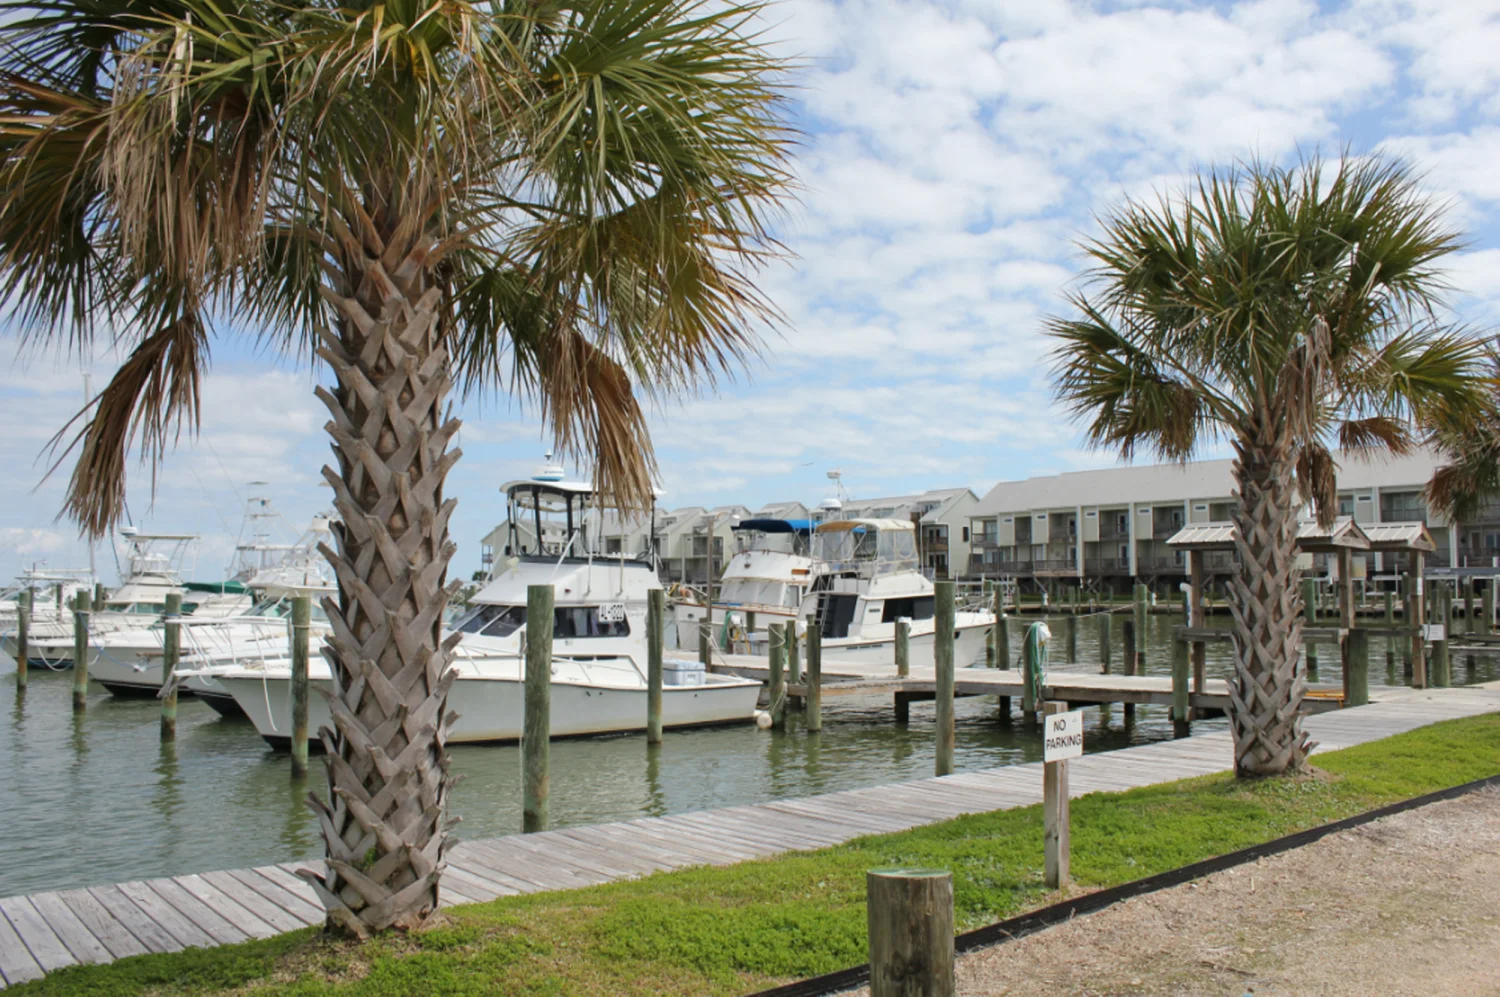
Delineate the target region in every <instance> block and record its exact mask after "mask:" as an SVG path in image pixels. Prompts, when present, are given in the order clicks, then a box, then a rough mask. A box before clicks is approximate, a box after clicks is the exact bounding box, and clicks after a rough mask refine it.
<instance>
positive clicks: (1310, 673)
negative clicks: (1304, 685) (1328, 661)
mask: <svg viewBox="0 0 1500 997" xmlns="http://www.w3.org/2000/svg"><path fill="white" fill-rule="evenodd" d="M1302 648H1303V657H1304V658H1305V659H1306V660H1305V667H1306V669H1307V678H1308V681H1310V682H1316V681H1317V680H1318V645H1316V644H1314V643H1313V642H1312V641H1310V640H1307V639H1306V638H1304V639H1303V641H1302Z"/></svg>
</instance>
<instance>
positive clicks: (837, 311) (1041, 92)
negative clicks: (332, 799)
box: [0, 0, 1500, 581]
mask: <svg viewBox="0 0 1500 997" xmlns="http://www.w3.org/2000/svg"><path fill="white" fill-rule="evenodd" d="M769 19H770V22H772V23H771V24H770V25H769V28H768V33H767V38H768V43H769V44H772V45H774V46H775V47H776V49H777V50H778V51H779V52H781V53H782V54H784V55H786V56H788V57H792V58H795V59H797V61H798V68H797V69H796V71H795V72H794V73H793V74H792V78H791V82H792V84H793V85H794V87H795V94H794V97H795V99H794V101H793V103H792V106H791V112H792V115H793V121H794V123H795V125H796V126H797V127H798V129H799V130H800V131H801V133H802V137H801V142H800V145H799V147H798V149H797V152H796V169H797V172H798V178H799V181H800V184H801V193H800V195H799V201H798V203H797V204H795V205H794V206H793V207H792V208H791V210H790V212H789V214H788V217H787V219H786V221H785V222H784V224H783V226H782V231H781V235H782V237H783V239H784V241H785V243H786V244H787V246H788V247H789V249H790V250H791V251H792V252H793V253H794V254H795V259H793V260H791V261H788V262H786V263H784V264H778V265H777V266H775V267H773V268H771V269H769V270H767V271H766V272H765V273H763V274H762V277H761V282H762V287H763V289H764V291H765V292H766V293H767V295H768V296H769V297H770V298H771V299H772V301H773V302H774V303H775V304H776V305H777V306H778V307H779V308H780V309H781V311H782V312H783V313H784V315H785V317H786V322H785V324H784V326H782V327H781V328H779V329H777V330H767V332H766V344H765V345H766V349H765V352H764V355H763V357H762V359H761V360H760V361H758V362H757V363H755V364H754V365H753V366H752V367H751V368H750V369H748V370H745V371H743V372H741V373H740V375H739V376H738V377H737V378H736V379H735V380H734V381H733V382H732V383H726V384H723V385H721V386H720V387H719V389H718V391H717V392H715V393H713V394H711V395H708V396H704V397H696V398H689V399H683V400H679V401H676V402H669V403H666V404H665V405H663V406H662V407H660V408H657V409H654V410H653V412H652V416H651V424H652V427H653V435H654V439H655V441H656V445H657V450H658V458H659V460H660V463H661V470H662V485H663V489H664V493H665V494H664V496H663V498H662V500H661V501H662V504H663V505H664V506H668V507H674V508H675V507H678V506H686V505H724V504H732V503H733V504H744V505H747V506H749V507H751V508H752V509H753V508H755V507H756V506H758V505H760V504H762V503H764V502H768V501H774V500H781V499H799V500H801V501H803V502H806V503H808V504H810V505H811V504H815V503H817V502H818V501H820V500H821V499H823V498H825V497H827V496H828V495H829V494H830V492H831V488H830V482H829V481H828V480H827V478H826V472H827V471H828V470H830V469H833V468H838V469H840V470H841V471H842V472H843V483H844V486H845V488H846V489H847V491H848V492H849V493H850V494H851V495H853V496H855V497H872V496H875V495H890V494H902V493H906V492H910V491H921V490H925V489H928V488H938V487H952V486H959V485H968V486H970V487H972V488H974V489H975V490H976V491H977V492H978V493H980V494H981V495H982V494H983V492H984V491H985V490H986V489H987V488H988V487H989V486H990V485H992V484H993V483H994V482H996V481H1001V480H1010V479H1015V478H1023V477H1027V476H1030V475H1033V474H1043V473H1054V472H1058V471H1066V470H1072V469H1078V468H1084V467H1095V466H1101V465H1107V464H1110V463H1113V458H1112V457H1111V456H1110V455H1108V454H1103V453H1098V452H1090V451H1088V450H1086V449H1084V448H1083V446H1082V445H1081V441H1080V434H1079V432H1078V429H1077V426H1076V425H1075V424H1074V423H1073V422H1071V421H1070V420H1069V418H1068V416H1067V413H1065V412H1063V411H1062V410H1060V408H1059V407H1058V406H1057V405H1056V404H1054V402H1053V400H1052V398H1051V396H1050V393H1049V391H1048V385H1047V368H1046V362H1045V356H1046V353H1047V350H1048V344H1047V340H1046V337H1045V334H1044V331H1043V320H1044V318H1045V316H1047V315H1049V314H1058V313H1060V312H1062V310H1063V308H1064V305H1063V302H1062V297H1061V296H1062V294H1063V292H1064V291H1065V290H1066V289H1067V288H1068V287H1069V286H1070V282H1071V281H1073V280H1074V275H1075V274H1076V272H1077V270H1078V269H1079V267H1080V265H1081V260H1080V255H1079V251H1078V248H1077V247H1078V243H1079V241H1080V240H1081V239H1084V238H1086V237H1087V236H1089V235H1090V234H1091V233H1093V232H1094V231H1095V218H1096V217H1097V215H1098V213H1100V212H1102V211H1106V210H1108V209H1109V208H1110V207H1111V206H1114V205H1117V204H1119V203H1120V202H1121V201H1122V199H1124V198H1127V197H1137V198H1139V197H1152V196H1154V195H1155V194H1156V193H1157V192H1161V191H1168V190H1171V189H1173V188H1174V187H1176V186H1178V185H1180V184H1181V183H1182V181H1183V179H1184V178H1185V177H1188V176H1191V175H1192V174H1194V173H1195V172H1197V171H1199V170H1202V169H1205V168H1210V167H1214V166H1222V165H1224V164H1228V163H1232V162H1233V161H1234V160H1236V159H1237V158H1241V159H1242V158H1247V157H1258V158H1260V159H1263V160H1271V161H1277V162H1291V161H1293V160H1294V159H1295V158H1296V157H1297V156H1298V155H1299V154H1300V153H1305V152H1308V151H1312V150H1321V151H1323V152H1325V153H1334V154H1336V153H1338V152H1339V151H1340V150H1342V149H1344V148H1349V149H1351V150H1353V151H1354V152H1356V153H1364V152H1370V151H1386V152H1390V153H1394V154H1397V155H1400V156H1403V157H1406V158H1407V159H1408V160H1409V161H1411V162H1412V163H1413V164H1414V165H1415V166H1416V167H1417V168H1418V169H1420V170H1421V171H1422V172H1423V174H1424V178H1425V179H1424V183H1425V184H1426V185H1427V186H1428V187H1429V188H1430V189H1431V191H1432V193H1433V195H1434V196H1435V197H1438V198H1441V199H1442V200H1443V201H1444V202H1445V203H1447V204H1448V205H1449V208H1448V210H1449V211H1450V213H1451V217H1452V220H1453V222H1454V224H1455V225H1456V226H1457V227H1458V228H1459V229H1461V230H1462V231H1463V232H1465V233H1466V234H1467V237H1468V240H1469V246H1468V248H1467V249H1466V250H1465V251H1464V252H1463V253H1462V254H1461V255H1459V256H1458V257H1456V258H1455V259H1454V260H1453V263H1452V266H1451V273H1450V280H1451V283H1452V284H1453V286H1454V293H1453V295H1452V297H1451V301H1450V305H1451V308H1452V310H1453V313H1454V315H1455V317H1456V318H1457V319H1459V320H1461V321H1463V322H1465V323H1468V324H1469V325H1470V326H1471V327H1473V328H1474V329H1475V330H1477V331H1486V330H1491V329H1492V328H1493V327H1494V324H1495V322H1496V319H1497V317H1500V169H1496V167H1495V164H1496V163H1497V162H1500V58H1496V57H1495V53H1496V52H1500V0H1353V2H1349V3H1332V2H1327V3H1313V2H1298V0H1266V2H1259V3H1240V4H1229V3H1203V4H1195V3H1132V2H1123V3H1108V2H1097V3H1085V2H1065V0H1046V2H1036V0H954V2H946V3H944V2H932V0H847V2H833V0H784V2H782V3H780V4H778V5H776V6H774V7H773V8H772V10H771V12H770V15H769ZM7 362H8V366H7ZM118 362H119V358H118V356H115V355H113V354H112V353H110V352H109V351H107V350H101V351H100V355H98V356H94V357H90V358H88V360H87V361H86V362H84V361H81V360H80V359H79V358H78V357H76V356H72V357H68V356H59V355H56V354H51V353H38V352H36V351H35V350H32V349H26V350H23V349H21V348H20V346H19V343H18V340H17V339H16V335H15V330H14V329H11V328H0V425H3V426H5V427H7V429H8V431H7V432H5V433H3V434H0V482H3V483H4V490H5V492H6V495H5V497H4V498H3V499H0V578H4V577H8V576H10V575H12V574H14V573H15V572H17V571H18V570H20V568H21V567H22V566H25V565H30V564H32V563H35V562H38V561H42V560H45V561H46V562H47V564H48V566H49V567H53V568H64V567H78V566H85V565H87V563H88V558H89V553H88V549H87V546H86V545H85V544H83V543H82V542H81V541H80V540H79V539H78V538H77V536H76V531H75V530H73V529H72V528H71V527H70V526H69V525H68V524H67V523H66V522H64V521H60V520H59V519H58V518H57V515H58V511H59V509H60V505H61V498H62V492H63V488H64V486H65V484H66V479H67V473H68V471H69V466H68V465H66V464H65V465H64V466H63V467H62V468H61V469H60V470H59V471H58V472H57V473H55V474H53V475H52V476H51V477H50V478H48V477H46V472H47V470H48V469H49V467H50V466H51V464H52V459H50V458H49V457H48V455H47V452H46V447H47V445H48V442H49V440H50V439H51V438H52V437H53V435H54V434H55V433H57V432H58V431H59V430H60V429H62V428H63V426H64V425H65V424H66V423H67V421H68V420H69V418H71V416H72V415H73V413H74V412H75V411H76V410H77V408H78V406H79V405H80V403H81V402H82V400H83V392H84V380H85V379H84V371H85V369H87V371H88V373H89V377H90V379H91V381H92V383H93V385H94V386H95V387H97V386H99V385H102V384H103V383H104V382H105V380H107V378H108V376H109V374H110V372H111V371H112V370H113V369H114V367H115V366H116V365H117V364H118ZM329 380H330V375H329V373H328V372H327V371H326V370H324V369H319V368H316V367H312V366H310V365H309V364H308V362H307V361H306V359H305V358H295V357H294V358H284V357H280V356H278V355H275V354H273V353H267V352H263V351H257V350H255V349H254V348H253V347H251V346H247V345H246V340H245V338H243V337H242V338H238V339H237V338H235V337H226V338H224V339H221V340H219V341H216V343H215V345H214V366H213V369H212V371H211V373H210V375H209V377H208V379H207V383H206V386H205V393H204V394H205V404H204V410H203V417H204V418H203V425H202V429H201V432H200V433H199V434H198V435H197V436H196V437H187V436H185V437H184V438H183V439H182V440H181V442H180V445H179V447H178V448H177V450H176V451H175V452H174V454H173V455H172V456H171V457H170V458H169V459H168V460H167V462H166V463H165V465H164V466H163V467H162V468H161V470H160V473H159V474H158V475H157V476H156V479H155V482H154V484H155V487H154V490H153V482H152V476H151V473H150V470H149V468H145V467H139V468H136V469H134V471H133V473H132V477H131V489H130V494H131V498H130V503H129V504H130V510H129V511H130V516H131V520H132V522H134V523H135V524H136V525H138V526H140V527H142V528H143V529H155V530H159V531H163V532H194V533H198V534H200V535H201V536H202V538H203V539H202V541H201V543H200V544H199V549H198V555H197V559H196V564H195V565H194V566H193V569H192V573H193V574H195V576H198V577H203V578H208V577H211V576H214V575H216V574H217V573H218V572H220V571H222V569H223V565H224V564H225V563H226V561H227V558H228V556H229V554H230V552H231V550H232V548H233V546H234V538H235V537H236V535H237V534H238V533H239V531H240V521H241V516H242V509H243V504H244V500H245V498H246V496H247V494H248V493H249V491H250V489H249V483H250V482H252V481H264V482H267V483H268V484H267V486H266V487H264V488H263V489H257V490H261V491H265V492H267V493H268V494H269V495H270V496H271V497H272V499H273V501H274V503H275V505H276V507H277V508H278V509H279V510H281V512H282V513H283V514H284V515H285V516H286V518H287V521H288V526H287V530H288V531H289V532H290V531H294V530H295V529H298V528H300V527H301V526H303V525H305V524H306V522H307V520H308V518H309V517H310V516H311V515H313V514H314V513H315V512H317V511H320V510H322V509H326V508H327V507H328V506H329V505H330V501H329V499H330V492H329V491H328V489H327V487H326V486H325V485H323V484H322V483H321V476H320V469H321V468H322V466H323V465H324V463H325V462H327V461H328V460H329V459H330V458H329V452H328V449H327V443H326V442H325V437H324V435H323V432H322V426H323V424H324V423H325V421H326V413H325V412H324V411H322V409H321V406H320V404H319V403H318V402H317V401H316V399H315V398H314V397H313V388H314V386H315V385H316V384H318V383H326V382H328V381H329ZM458 408H459V414H460V416H461V417H462V418H463V419H464V422H465V427H464V429H463V431H462V433H461V435H460V439H459V445H460V446H461V447H462V449H463V452H464V457H463V459H462V461H460V463H459V464H458V466H457V468H456V469H455V470H454V471H453V473H452V474H451V475H450V478H449V483H448V493H449V494H451V495H455V496H457V497H458V499H459V505H458V511H457V513H456V514H455V516H454V518H453V521H452V531H453V535H454V540H455V542H456V543H457V544H458V554H457V555H456V556H455V558H454V562H453V569H454V571H455V572H457V573H458V574H459V575H461V576H464V577H467V576H468V575H469V574H470V573H471V572H473V571H474V570H475V569H476V568H477V567H478V563H479V550H480V548H479V543H480V538H481V537H482V536H483V535H484V534H485V533H487V532H488V531H489V529H490V528H491V527H492V526H493V525H494V524H495V523H496V522H498V521H499V520H500V519H501V518H503V515H504V510H503V505H502V503H501V501H500V496H499V493H498V487H499V486H500V484H501V483H503V482H504V481H506V480H509V479H511V478H514V477H520V476H526V475H528V474H530V473H531V472H532V471H533V470H534V469H535V468H536V466H537V465H539V464H540V463H541V461H542V454H543V453H544V451H546V450H547V449H548V435H547V433H546V431H545V429H544V427H542V426H541V425H540V424H539V423H538V422H537V420H536V419H535V418H533V417H532V416H531V415H530V414H529V413H528V412H526V411H525V410H524V409H522V408H520V407H519V406H517V405H515V404H512V403H511V402H509V401H507V400H506V399H505V398H503V397H502V398H499V399H494V398H491V399H487V400H485V401H483V402H480V401H474V400H469V401H461V402H460V404H459V406H458ZM580 470H582V471H584V472H585V473H586V470H587V469H586V468H585V469H580ZM97 557H98V559H99V564H100V566H101V571H102V573H103V575H104V577H105V580H106V581H110V580H112V578H113V574H114V572H113V565H114V558H113V555H112V554H111V553H110V551H109V550H108V545H104V546H102V547H100V549H99V550H98V553H97Z"/></svg>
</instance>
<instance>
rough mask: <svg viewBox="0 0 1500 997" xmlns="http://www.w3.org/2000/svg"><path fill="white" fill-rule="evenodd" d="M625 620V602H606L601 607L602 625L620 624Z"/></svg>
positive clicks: (600, 618)
mask: <svg viewBox="0 0 1500 997" xmlns="http://www.w3.org/2000/svg"><path fill="white" fill-rule="evenodd" d="M623 619H625V604H624V603H623V602H606V603H604V604H603V605H601V606H600V607H599V622H600V623H619V622H620V621H621V620H623Z"/></svg>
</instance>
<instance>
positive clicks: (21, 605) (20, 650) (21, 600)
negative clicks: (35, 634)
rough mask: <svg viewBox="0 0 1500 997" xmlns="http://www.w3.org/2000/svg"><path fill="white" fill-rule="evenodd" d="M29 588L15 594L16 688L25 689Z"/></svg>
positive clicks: (29, 629)
mask: <svg viewBox="0 0 1500 997" xmlns="http://www.w3.org/2000/svg"><path fill="white" fill-rule="evenodd" d="M30 634H31V590H30V589H27V590H26V591H25V592H22V593H21V594H20V595H18V596H16V689H17V690H18V691H20V692H25V691H26V681H27V676H26V670H27V667H28V664H29V661H30V658H31V648H30V647H28V646H27V645H28V642H29V638H30Z"/></svg>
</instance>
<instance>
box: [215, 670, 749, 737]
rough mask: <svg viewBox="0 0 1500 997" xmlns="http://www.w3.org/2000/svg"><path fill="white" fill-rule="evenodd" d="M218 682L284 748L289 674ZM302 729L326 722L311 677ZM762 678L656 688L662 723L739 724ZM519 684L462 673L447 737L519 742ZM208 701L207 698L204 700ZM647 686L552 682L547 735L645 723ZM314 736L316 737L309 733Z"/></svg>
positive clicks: (318, 683) (324, 685)
mask: <svg viewBox="0 0 1500 997" xmlns="http://www.w3.org/2000/svg"><path fill="white" fill-rule="evenodd" d="M216 679H217V682H218V684H219V685H220V686H221V687H223V688H224V689H225V690H226V691H228V692H229V693H231V694H232V695H233V696H234V699H235V702H236V703H238V704H239V706H240V708H241V709H242V710H244V712H245V715H246V716H248V717H249V718H250V721H251V722H252V723H254V724H255V727H256V730H258V731H259V732H260V734H261V736H262V737H263V738H265V739H266V741H267V742H269V743H270V744H271V745H273V746H274V747H278V748H280V747H285V746H286V744H287V743H288V741H289V739H290V737H291V680H290V679H289V678H287V677H286V676H267V677H265V678H261V677H257V676H253V675H245V676H240V675H235V676H217V677H216ZM311 685H312V687H313V689H312V693H313V694H312V695H310V696H308V724H307V726H308V730H309V732H311V733H313V734H314V735H315V734H316V732H317V730H318V728H320V727H323V726H331V725H332V721H331V719H330V716H329V711H328V704H327V701H326V700H325V698H324V697H323V695H322V694H321V692H320V690H321V691H328V692H331V691H332V682H330V681H329V680H327V679H314V680H312V681H311ZM760 688H761V687H760V684H759V683H757V682H746V681H743V680H728V681H726V680H724V679H723V677H721V676H710V677H709V679H708V683H707V684H705V685H701V686H666V687H664V688H663V689H662V697H661V698H662V726H664V727H697V726H707V725H713V724H731V723H744V722H748V721H750V720H751V719H753V718H754V715H755V706H756V703H757V701H758V700H759V698H760ZM523 692H524V685H523V683H521V682H519V681H517V680H516V679H513V678H487V677H470V676H462V677H460V678H459V679H457V680H456V681H455V682H454V684H453V691H452V692H451V693H449V695H448V709H449V710H451V711H453V712H456V713H457V714H458V720H457V721H456V722H455V724H454V726H453V731H452V733H451V734H450V735H449V737H448V743H449V744H480V743H504V742H508V741H518V740H520V737H521V730H522V726H523V713H522V709H523V705H522V704H523ZM210 705H212V704H210ZM645 727H646V690H645V689H644V688H641V689H625V688H609V687H600V686H589V685H573V684H568V683H562V682H554V683H553V684H552V736H553V737H555V738H560V737H588V736H592V735H598V734H618V733H625V732H629V731H637V730H644V729H645ZM314 740H315V738H314Z"/></svg>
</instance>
